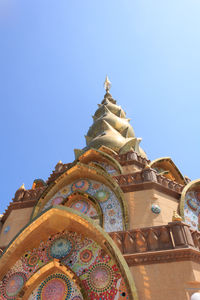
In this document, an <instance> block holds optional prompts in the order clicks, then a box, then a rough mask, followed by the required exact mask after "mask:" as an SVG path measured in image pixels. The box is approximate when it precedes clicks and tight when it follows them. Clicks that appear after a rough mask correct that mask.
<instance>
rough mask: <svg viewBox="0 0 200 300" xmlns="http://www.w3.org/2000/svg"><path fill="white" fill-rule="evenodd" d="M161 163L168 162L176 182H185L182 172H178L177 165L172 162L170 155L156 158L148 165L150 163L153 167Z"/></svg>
mask: <svg viewBox="0 0 200 300" xmlns="http://www.w3.org/2000/svg"><path fill="white" fill-rule="evenodd" d="M162 163H166V164H169V166H170V168H169V171H170V172H171V173H172V175H173V176H174V178H175V181H176V182H178V183H180V184H183V185H185V184H186V182H185V179H184V177H183V175H182V173H181V172H180V170H179V169H178V167H177V166H176V165H175V163H174V162H173V160H172V159H171V158H170V157H160V158H157V159H155V160H153V161H151V162H150V163H149V165H150V167H151V168H154V167H156V165H157V164H162ZM165 167H166V166H165ZM164 176H166V177H167V175H164Z"/></svg>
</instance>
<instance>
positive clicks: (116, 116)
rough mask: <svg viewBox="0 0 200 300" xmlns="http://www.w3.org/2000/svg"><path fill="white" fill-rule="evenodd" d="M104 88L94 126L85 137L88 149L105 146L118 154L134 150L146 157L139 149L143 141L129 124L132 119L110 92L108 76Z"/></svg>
mask: <svg viewBox="0 0 200 300" xmlns="http://www.w3.org/2000/svg"><path fill="white" fill-rule="evenodd" d="M104 88H105V90H106V94H105V96H104V99H103V101H102V102H101V104H100V105H99V108H98V109H97V111H96V112H95V114H94V116H93V124H92V126H91V127H90V128H89V130H88V133H87V135H86V137H85V138H86V143H87V148H97V149H98V148H99V147H101V146H102V145H103V146H106V147H109V148H111V149H112V150H114V151H116V152H118V153H125V152H127V151H129V150H131V149H133V150H135V151H136V152H138V153H139V154H141V155H143V156H144V153H143V151H142V150H141V151H140V147H139V143H140V141H141V139H139V138H136V137H135V133H134V130H133V128H132V126H131V125H130V123H129V121H130V119H127V118H126V114H125V112H124V110H123V109H122V108H121V107H120V106H118V105H117V104H116V101H115V100H114V99H113V98H112V95H111V94H110V92H109V91H110V88H111V82H110V81H109V79H108V76H106V80H105V82H104Z"/></svg>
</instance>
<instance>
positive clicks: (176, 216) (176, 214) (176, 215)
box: [172, 210, 183, 222]
mask: <svg viewBox="0 0 200 300" xmlns="http://www.w3.org/2000/svg"><path fill="white" fill-rule="evenodd" d="M177 221H179V222H181V221H183V218H182V217H181V216H179V214H178V213H177V212H176V211H175V210H174V211H173V216H172V222H177Z"/></svg>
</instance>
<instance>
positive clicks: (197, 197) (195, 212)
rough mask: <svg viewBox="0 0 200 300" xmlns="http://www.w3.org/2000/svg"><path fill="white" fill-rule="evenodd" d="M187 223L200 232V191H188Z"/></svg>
mask: <svg viewBox="0 0 200 300" xmlns="http://www.w3.org/2000/svg"><path fill="white" fill-rule="evenodd" d="M184 218H185V222H186V223H187V224H188V225H190V226H191V227H192V228H193V229H195V230H200V191H188V192H187V193H186V195H185V203H184Z"/></svg>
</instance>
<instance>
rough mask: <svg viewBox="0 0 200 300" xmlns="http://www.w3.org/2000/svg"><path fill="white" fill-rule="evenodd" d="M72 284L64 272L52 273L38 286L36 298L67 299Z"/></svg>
mask: <svg viewBox="0 0 200 300" xmlns="http://www.w3.org/2000/svg"><path fill="white" fill-rule="evenodd" d="M71 293H72V286H71V283H70V280H69V279H68V278H67V276H65V275H64V274H52V275H50V276H48V277H47V278H46V279H45V280H44V281H43V282H42V283H41V285H40V286H39V289H38V293H37V298H36V299H37V300H40V299H41V300H46V299H48V300H69V299H71Z"/></svg>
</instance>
